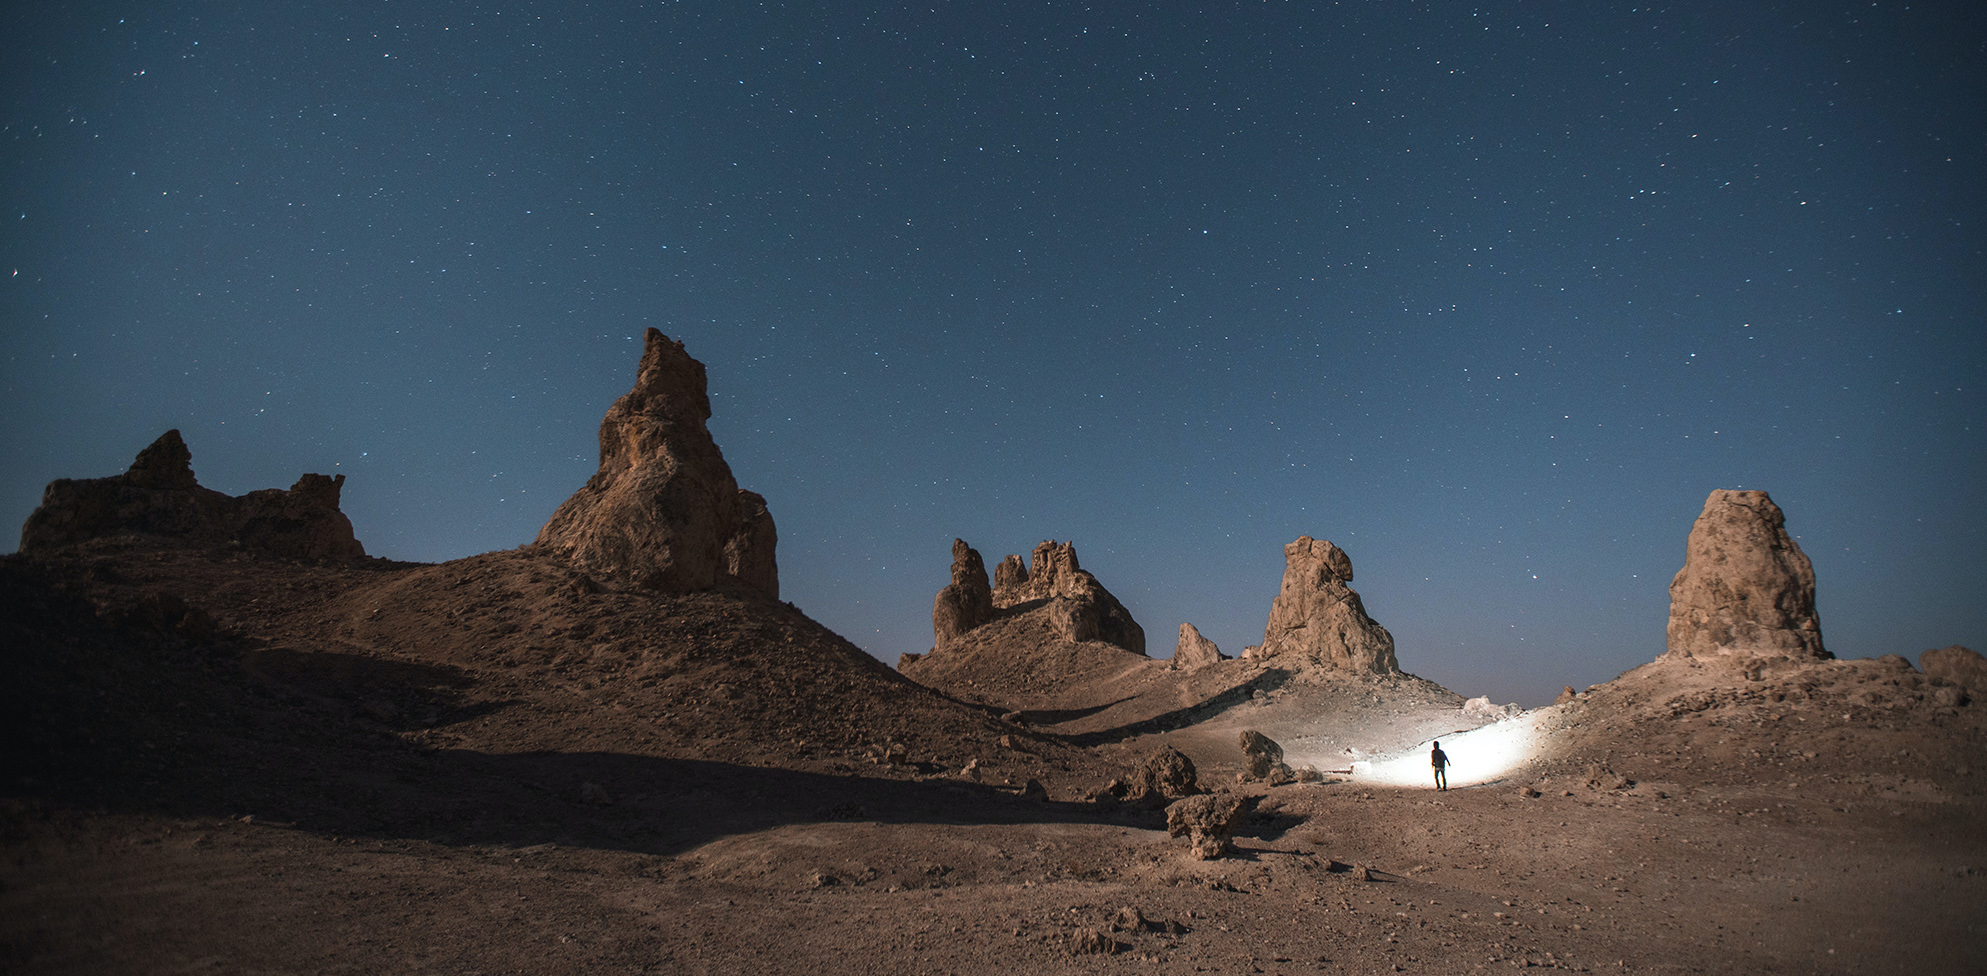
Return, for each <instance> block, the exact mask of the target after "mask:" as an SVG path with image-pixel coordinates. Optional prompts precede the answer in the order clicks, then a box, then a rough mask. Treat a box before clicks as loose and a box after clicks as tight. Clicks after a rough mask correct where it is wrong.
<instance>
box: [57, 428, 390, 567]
mask: <svg viewBox="0 0 1987 976" xmlns="http://www.w3.org/2000/svg"><path fill="white" fill-rule="evenodd" d="M344 485H345V476H344V475H342V474H341V475H337V476H335V477H327V476H325V475H321V474H306V475H304V476H303V477H301V478H299V479H297V483H296V484H295V485H292V486H291V487H290V488H289V489H288V490H284V489H281V488H264V489H261V490H259V491H252V492H249V493H248V494H246V495H243V496H241V497H239V498H236V497H233V496H230V495H226V494H223V493H221V492H218V491H215V490H213V489H212V488H203V487H201V485H200V483H199V481H198V480H197V479H196V478H195V477H194V475H193V452H192V451H190V450H188V449H187V446H186V441H185V440H183V439H182V438H181V437H180V435H179V431H177V430H169V431H166V432H165V433H164V434H163V435H161V436H160V437H159V439H158V440H156V441H153V442H152V444H151V445H150V446H149V447H147V448H145V449H144V450H142V451H140V452H138V457H137V459H136V460H134V461H133V462H132V464H131V468H130V469H129V470H127V471H125V472H124V473H123V474H121V475H113V476H111V477H108V478H84V479H70V478H63V479H60V480H57V481H53V482H50V483H49V485H48V488H47V489H46V490H45V491H43V492H42V498H41V507H39V508H37V509H35V510H34V513H33V514H32V515H29V516H28V520H27V522H26V524H24V525H22V527H21V551H23V552H28V551H32V550H35V549H51V548H54V547H57V546H65V545H69V544H72V543H76V542H82V541H84V540H86V539H96V538H103V537H106V536H116V535H140V536H149V537H152V538H158V539H169V540H172V541H175V542H183V543H191V544H196V545H239V546H241V547H243V548H245V549H251V550H255V551H257V552H262V553H267V554H269V555H273V556H281V557H284V558H288V559H312V560H316V559H329V560H338V561H345V560H355V559H363V558H365V555H366V550H365V547H364V546H361V545H360V544H359V540H358V539H356V538H354V537H353V535H352V521H351V520H350V519H348V518H346V517H345V513H344V512H342V511H339V509H338V495H339V492H340V490H341V489H343V487H344Z"/></svg>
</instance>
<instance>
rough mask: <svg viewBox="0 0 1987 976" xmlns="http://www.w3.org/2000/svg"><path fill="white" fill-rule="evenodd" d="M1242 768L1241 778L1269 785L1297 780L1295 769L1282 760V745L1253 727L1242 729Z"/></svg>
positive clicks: (1280, 784)
mask: <svg viewBox="0 0 1987 976" xmlns="http://www.w3.org/2000/svg"><path fill="white" fill-rule="evenodd" d="M1242 770H1243V771H1242V777H1243V779H1245V780H1258V781H1261V782H1265V783H1268V784H1270V785H1271V786H1282V785H1283V784H1285V783H1294V782H1296V781H1297V771H1296V770H1293V769H1291V768H1290V764H1289V763H1286V762H1284V761H1283V746H1282V745H1280V744H1278V743H1277V741H1276V740H1275V739H1272V738H1270V737H1269V736H1266V735H1264V734H1262V733H1261V732H1258V731H1256V730H1255V729H1244V730H1242Z"/></svg>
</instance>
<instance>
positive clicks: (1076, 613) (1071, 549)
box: [933, 542, 1145, 654]
mask: <svg viewBox="0 0 1987 976" xmlns="http://www.w3.org/2000/svg"><path fill="white" fill-rule="evenodd" d="M968 551H969V552H970V551H971V550H968ZM953 554H954V561H955V570H956V568H957V557H958V546H957V545H955V546H954V547H953ZM975 556H976V557H977V554H975ZM955 581H956V576H955ZM950 588H951V587H947V589H950ZM939 596H940V598H941V599H943V598H944V593H943V592H941V593H940V594H939ZM992 600H993V605H994V607H995V608H997V609H1002V610H1008V609H1014V610H1030V609H1033V608H1030V607H1028V606H1027V605H1028V604H1031V603H1039V604H1041V605H1042V606H1043V607H1045V608H1046V609H1047V611H1048V614H1049V619H1050V621H1051V622H1052V623H1053V626H1054V628H1055V631H1056V633H1057V634H1058V636H1060V637H1061V638H1062V639H1064V640H1067V641H1070V642H1072V643H1079V644H1080V643H1083V642H1085V641H1101V642H1103V643H1106V644H1113V645H1116V646H1118V647H1122V648H1124V649H1125V650H1128V651H1131V652H1133V653H1135V654H1144V653H1145V628H1143V627H1140V626H1139V624H1138V621H1136V620H1133V619H1132V615H1131V611H1129V610H1126V609H1125V606H1124V604H1122V603H1119V602H1118V598H1117V597H1114V596H1112V595H1111V591H1109V590H1107V589H1105V588H1104V584H1102V583H1099V582H1097V577H1095V576H1092V575H1090V574H1089V573H1088V572H1085V571H1084V570H1083V569H1082V568H1080V567H1079V566H1078V565H1077V563H1076V545H1075V544H1074V543H1070V542H1044V543H1042V544H1041V545H1038V546H1036V547H1035V554H1034V566H1033V568H1032V569H1031V568H1030V567H1029V566H1028V565H1026V564H1024V563H1022V561H1021V557H1020V556H1012V555H1011V556H1008V557H1007V558H1006V559H1003V560H1001V562H1000V565H999V566H996V567H994V583H993V592H992ZM937 612H938V611H937V608H936V607H935V606H934V609H933V623H934V629H936V623H937Z"/></svg>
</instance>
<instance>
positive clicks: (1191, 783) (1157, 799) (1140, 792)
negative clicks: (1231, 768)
mask: <svg viewBox="0 0 1987 976" xmlns="http://www.w3.org/2000/svg"><path fill="white" fill-rule="evenodd" d="M1104 792H1105V793H1107V794H1109V795H1110V796H1113V797H1116V798H1117V799H1118V800H1120V801H1122V802H1124V803H1131V804H1135V805H1138V806H1143V807H1147V808H1150V809H1158V808H1160V807H1163V806H1166V805H1167V804H1169V803H1172V802H1173V801H1175V800H1181V799H1185V798H1187V797H1190V796H1194V795H1196V794H1198V793H1200V792H1201V788H1200V773H1199V771H1198V770H1196V769H1195V768H1194V761H1193V760H1192V759H1188V758H1187V756H1186V754H1185V753H1182V752H1181V751H1179V750H1178V749H1175V748H1173V747H1172V746H1160V747H1159V750H1158V751H1157V752H1154V753H1153V754H1151V755H1149V756H1147V757H1145V759H1144V760H1143V761H1141V762H1140V763H1139V764H1138V765H1137V766H1136V767H1134V768H1133V769H1132V770H1131V772H1130V773H1129V774H1127V775H1125V776H1121V777H1119V778H1117V779H1114V780H1112V781H1111V783H1110V785H1108V786H1106V787H1105V788H1104Z"/></svg>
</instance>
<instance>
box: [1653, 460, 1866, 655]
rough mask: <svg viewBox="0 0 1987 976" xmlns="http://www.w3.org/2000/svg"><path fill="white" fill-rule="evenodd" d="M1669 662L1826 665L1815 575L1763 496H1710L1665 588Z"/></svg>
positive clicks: (1728, 493) (1749, 493)
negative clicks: (1775, 660)
mask: <svg viewBox="0 0 1987 976" xmlns="http://www.w3.org/2000/svg"><path fill="white" fill-rule="evenodd" d="M1663 656H1664V657H1665V658H1669V659H1673V660H1675V659H1699V660H1729V661H1743V660H1746V659H1749V658H1756V657H1789V658H1794V659H1796V660H1824V659H1827V658H1830V657H1833V655H1831V654H1829V653H1828V651H1826V650H1824V649H1822V645H1821V621H1820V620H1819V619H1818V618H1817V617H1816V616H1815V574H1814V567H1813V566H1812V565H1811V564H1809V562H1808V557H1807V556H1806V555H1804V554H1803V553H1802V552H1801V547H1800V546H1799V545H1796V544H1795V542H1794V540H1793V539H1792V538H1790V537H1789V536H1788V535H1787V529H1786V518H1785V516H1783V515H1782V514H1781V512H1780V507H1779V506H1777V505H1775V504H1773V499H1771V498H1768V497H1767V496H1766V493H1765V492H1763V491H1726V490H1719V491H1714V492H1712V493H1711V497H1709V498H1708V499H1706V500H1705V502H1704V512H1703V514H1701V515H1699V516H1698V517H1697V523H1696V524H1695V525H1693V526H1691V529H1690V539H1689V541H1688V542H1686V543H1685V545H1684V562H1683V568H1682V569H1680V570H1678V571H1677V575H1676V578H1675V579H1673V580H1671V581H1670V624H1669V650H1668V651H1667V652H1666V653H1665V654H1664V655H1663Z"/></svg>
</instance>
